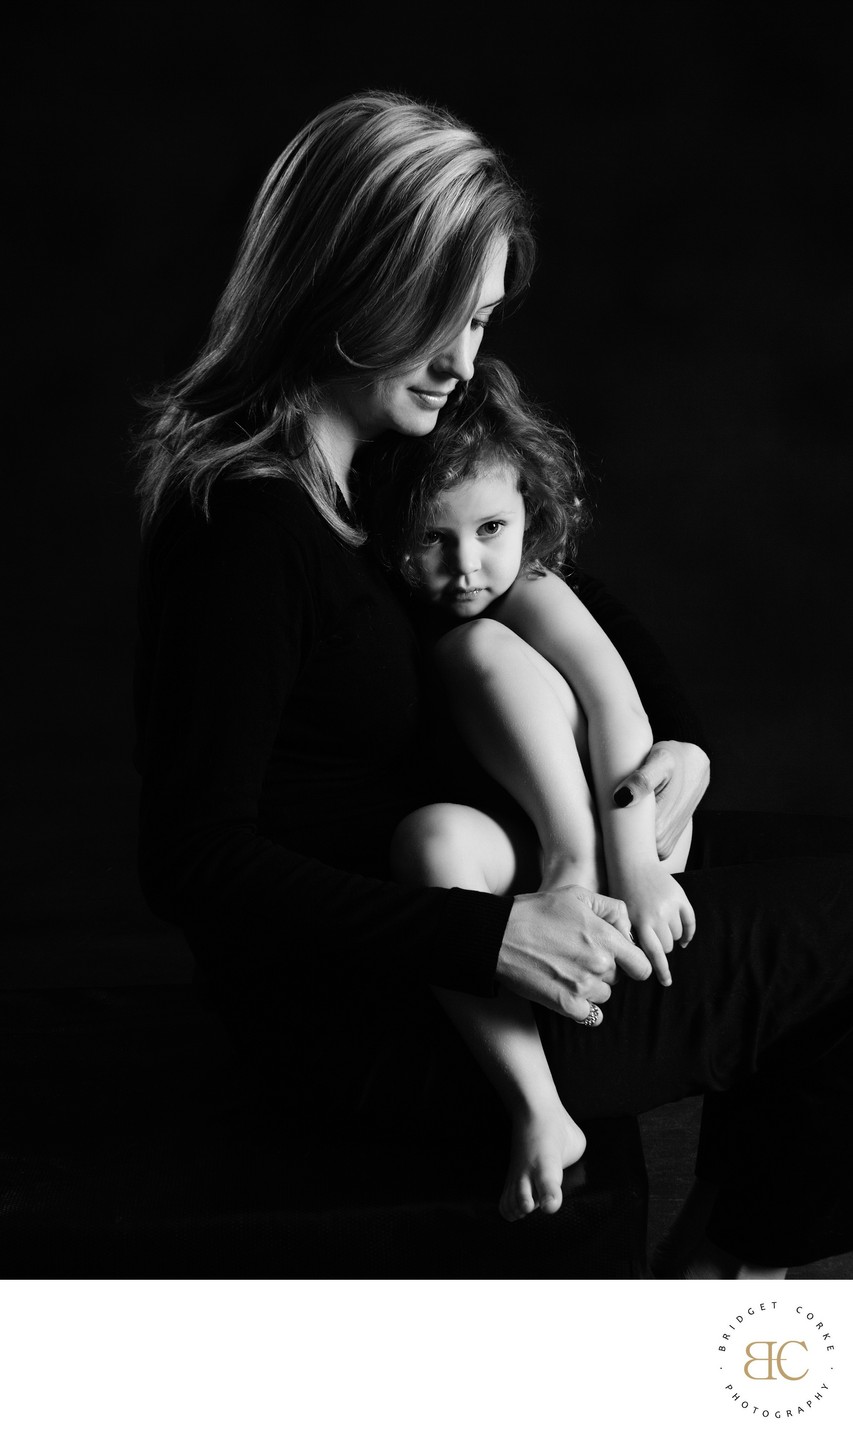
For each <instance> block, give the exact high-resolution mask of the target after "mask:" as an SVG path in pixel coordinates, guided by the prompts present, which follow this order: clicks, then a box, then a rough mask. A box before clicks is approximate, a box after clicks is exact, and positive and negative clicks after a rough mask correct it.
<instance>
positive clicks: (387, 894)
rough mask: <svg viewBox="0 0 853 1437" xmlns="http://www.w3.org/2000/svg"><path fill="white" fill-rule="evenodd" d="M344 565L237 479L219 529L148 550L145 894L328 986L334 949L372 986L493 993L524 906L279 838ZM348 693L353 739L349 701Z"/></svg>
mask: <svg viewBox="0 0 853 1437" xmlns="http://www.w3.org/2000/svg"><path fill="white" fill-rule="evenodd" d="M261 497H262V496H261ZM305 502H307V501H305ZM286 517H287V516H286V515H285V518H286ZM333 555H334V551H333ZM334 556H335V557H336V555H334ZM326 562H327V559H326V551H325V549H323V548H322V547H316V546H312V543H311V531H310V528H309V531H308V534H307V537H306V536H305V535H303V534H299V535H298V536H295V535H294V534H293V533H292V532H290V531H289V530H288V526H287V524H286V523H285V522H284V521H283V519H282V515H281V512H280V505H278V504H277V503H276V504H271V505H268V506H266V507H265V506H264V505H263V503H262V502H261V501H260V499H258V500H255V499H251V500H250V499H249V498H247V497H245V496H240V495H238V493H237V486H235V487H234V491H233V492H232V491H231V490H230V489H229V492H228V494H227V496H226V497H225V498H224V499H223V500H222V501H221V502H220V509H219V512H218V513H217V514H215V515H214V519H213V522H211V523H209V524H207V523H205V522H204V520H202V519H200V518H197V517H193V518H191V519H183V518H180V520H179V518H178V516H176V517H175V519H174V520H173V521H172V520H168V521H166V523H165V524H164V526H163V529H162V530H161V532H160V533H159V534H158V536H157V537H156V539H154V540H153V541H151V542H150V543H148V544H146V552H145V556H144V563H143V574H142V585H141V588H142V593H141V627H142V633H141V642H140V653H139V664H138V670H137V708H138V728H139V741H138V749H137V762H138V767H139V768H140V771H141V774H142V792H141V823H140V852H139V862H140V876H141V880H142V886H143V891H144V892H145V895H146V897H147V899H148V901H149V903H150V904H151V907H152V908H153V909H154V911H155V912H156V913H158V914H159V915H160V916H162V917H164V918H166V919H168V920H170V921H172V922H174V923H177V924H179V925H180V926H181V927H183V928H185V929H188V930H190V931H191V932H193V933H194V934H196V935H203V936H204V938H205V941H207V937H208V935H209V936H210V941H211V942H213V941H222V942H223V943H225V942H230V943H232V944H234V945H240V946H241V947H242V948H244V949H247V950H248V949H250V948H251V947H252V946H253V945H254V946H256V947H258V948H262V949H263V950H264V951H271V952H272V953H274V954H280V961H281V963H282V965H285V966H288V965H290V966H291V967H292V970H293V975H294V981H295V982H298V984H299V985H300V986H301V987H303V989H304V986H305V984H306V983H308V984H309V986H310V983H311V981H314V980H313V979H312V978H311V973H310V969H311V965H313V968H314V970H316V982H317V984H318V991H319V990H320V988H321V985H322V984H323V982H326V983H328V981H329V978H328V974H327V973H323V972H322V971H320V969H321V967H322V965H323V964H326V963H327V962H328V957H327V956H326V957H322V958H321V957H320V956H319V955H329V954H330V953H331V954H334V955H335V959H334V961H335V962H336V963H340V965H341V966H342V967H343V966H349V967H350V968H351V967H352V965H354V964H360V965H361V966H362V968H363V974H364V982H365V984H366V985H368V986H369V985H370V984H371V983H372V982H378V983H385V982H391V981H393V982H396V983H403V984H405V983H406V982H407V981H412V980H415V981H429V982H432V983H437V984H441V985H443V986H448V987H459V988H460V989H462V990H463V991H468V992H474V993H483V994H488V993H491V992H493V991H494V977H495V966H496V962H497V957H498V952H499V948H500V943H501V939H502V935H503V930H504V927H505V924H506V920H507V916H508V914H509V910H510V902H509V900H507V899H502V898H500V899H498V898H494V899H493V898H491V897H490V896H488V895H483V894H473V893H463V892H461V891H460V890H455V891H448V892H444V891H440V890H418V889H413V888H407V887H404V886H402V885H398V884H394V883H392V882H390V881H387V882H386V881H384V880H383V879H379V878H373V877H368V876H364V875H361V874H358V873H353V872H350V871H346V868H345V866H344V865H343V863H342V864H341V865H340V866H337V865H336V864H335V863H333V862H325V861H321V860H320V859H319V858H317V857H313V856H310V850H309V851H308V853H307V854H306V853H305V852H301V853H300V852H299V851H298V845H297V844H296V843H294V845H293V847H292V848H291V847H289V846H288V845H287V844H286V843H283V842H280V841H276V840H275V839H274V838H272V837H270V836H269V834H270V832H271V826H272V825H271V819H270V815H269V813H267V814H266V816H265V817H264V816H263V814H262V810H263V805H264V802H265V797H264V795H265V777H266V775H267V772H268V768H269V765H270V761H271V756H272V755H273V750H274V745H275V742H276V737H277V734H278V732H279V726H280V724H281V721H282V716H283V714H284V712H285V710H286V709H287V707H288V705H290V704H292V703H293V702H294V695H295V693H296V690H297V688H298V686H299V683H300V677H301V675H302V672H303V670H304V668H305V667H306V666H307V665H309V664H311V663H312V662H316V661H317V659H318V657H319V655H318V652H317V650H318V648H319V647H320V646H319V645H318V642H317V640H318V613H317V609H316V602H315V600H316V596H317V593H318V589H320V590H321V591H322V573H323V565H324V564H325V563H326ZM333 698H334V700H335V702H336V704H337V709H336V713H337V721H338V722H339V724H340V726H341V730H342V733H344V740H343V741H344V742H345V741H346V736H345V729H346V724H347V697H346V695H345V694H335V695H333ZM308 718H309V719H310V714H309V715H308ZM318 719H319V716H318ZM331 761H332V756H331V755H330V762H331ZM282 797H283V800H284V801H285V802H286V801H287V796H286V795H282ZM325 798H326V800H327V802H326V808H327V811H326V813H325V814H321V815H320V819H321V821H325V823H326V824H328V825H329V826H330V828H331V829H332V830H333V829H334V825H335V823H336V817H337V815H336V812H335V804H334V799H333V795H332V796H331V801H329V799H330V795H329V794H328V793H327V794H326V795H325ZM318 802H322V799H320V800H318ZM300 803H301V806H302V808H304V801H302V800H300ZM357 856H358V855H356V857H357Z"/></svg>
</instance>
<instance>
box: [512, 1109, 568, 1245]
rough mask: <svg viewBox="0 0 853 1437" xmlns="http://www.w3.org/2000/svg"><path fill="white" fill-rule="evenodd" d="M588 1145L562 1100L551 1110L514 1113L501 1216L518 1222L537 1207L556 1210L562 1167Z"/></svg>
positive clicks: (551, 1211) (561, 1188)
mask: <svg viewBox="0 0 853 1437" xmlns="http://www.w3.org/2000/svg"><path fill="white" fill-rule="evenodd" d="M585 1147H586V1138H585V1137H584V1134H583V1133H582V1132H581V1129H580V1128H579V1127H578V1125H577V1123H576V1122H575V1121H574V1119H573V1118H571V1117H570V1116H569V1114H568V1113H567V1112H566V1110H565V1108H564V1107H563V1105H562V1103H560V1102H559V1100H558V1101H557V1102H556V1103H555V1104H554V1105H553V1106H551V1107H549V1108H548V1109H541V1110H537V1111H536V1112H529V1111H528V1112H523V1113H522V1112H519V1113H518V1114H517V1115H515V1116H514V1117H513V1121H512V1142H511V1146H510V1154H509V1166H508V1168H507V1174H506V1181H505V1182H504V1189H503V1192H502V1193H501V1200H500V1202H499V1204H498V1211H499V1212H500V1214H501V1217H505V1218H506V1219H507V1222H515V1221H517V1219H518V1218H521V1217H527V1215H528V1214H529V1213H531V1212H534V1211H535V1210H536V1208H539V1209H540V1211H542V1212H545V1213H554V1212H557V1210H558V1208H559V1207H560V1205H561V1203H562V1201H563V1170H564V1168H568V1167H571V1165H572V1163H576V1162H577V1161H578V1159H579V1158H581V1157H582V1156H583V1152H584V1149H585Z"/></svg>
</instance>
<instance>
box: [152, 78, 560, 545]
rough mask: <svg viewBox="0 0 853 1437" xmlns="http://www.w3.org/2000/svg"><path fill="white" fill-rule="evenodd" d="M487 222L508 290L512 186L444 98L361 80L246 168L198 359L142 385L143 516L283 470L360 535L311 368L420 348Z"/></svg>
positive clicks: (466, 309)
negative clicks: (346, 511)
mask: <svg viewBox="0 0 853 1437" xmlns="http://www.w3.org/2000/svg"><path fill="white" fill-rule="evenodd" d="M499 237H500V238H505V239H506V240H507V241H508V245H509V259H508V267H507V280H506V289H507V295H508V297H510V298H512V297H513V296H515V295H516V294H518V292H519V291H520V290H521V289H522V288H523V287H524V286H525V285H526V283H527V282H528V280H529V277H530V273H531V270H532V267H533V261H534V244H533V238H532V234H531V230H530V217H529V208H528V205H527V201H526V200H525V198H524V196H523V194H522V193H521V192H520V190H519V189H518V187H517V186H516V184H515V183H514V181H513V180H512V179H511V178H510V176H509V174H508V172H507V170H506V168H505V166H504V163H503V161H502V159H501V158H500V157H499V156H498V155H497V154H496V152H495V151H494V150H492V149H491V148H490V147H489V146H488V145H486V144H485V143H484V141H483V140H481V138H480V137H479V136H478V135H477V134H475V133H474V131H472V130H470V129H468V128H467V127H466V126H464V125H462V124H460V123H459V121H458V120H456V119H454V117H453V116H452V115H450V114H448V113H447V111H445V110H442V109H438V108H435V107H433V106H430V105H424V104H420V103H417V102H415V101H413V100H410V99H408V98H407V97H406V96H403V95H396V94H389V93H384V92H373V91H371V92H367V93H365V94H361V95H354V96H351V97H350V98H348V99H345V100H341V101H339V102H338V103H337V104H335V105H332V106H331V107H330V108H329V109H327V110H324V111H323V112H322V114H320V115H318V116H317V117H316V118H315V119H313V120H312V121H311V122H310V123H309V124H308V125H306V126H305V128H304V129H303V130H302V131H301V132H300V133H299V134H298V135H297V136H296V138H295V139H294V140H293V141H292V142H291V144H289V145H288V147H287V149H286V150H285V151H284V152H283V154H282V155H281V156H280V157H279V158H278V160H276V162H275V164H274V165H273V167H272V169H271V170H270V173H269V175H268V176H267V178H266V180H265V182H264V184H263V185H262V187H261V190H260V193H259V194H258V197H257V199H256V201H255V204H254V207H253V209H252V212H251V214H250V216H249V219H248V222H247V225H246V229H245V232H244V235H243V239H242V243H241V245H240V249H239V251H238V254H237V258H236V261H235V264H234V268H233V271H232V273H231V277H230V279H229V280H228V283H227V285H226V287H225V290H224V293H223V294H222V297H221V299H220V301H219V304H218V305H217V308H216V311H215V313H214V315H213V320H212V323H211V327H210V333H209V335H208V338H207V341H206V343H205V344H204V346H203V348H202V350H201V352H200V354H199V356H198V358H197V359H196V360H195V362H194V363H193V364H192V365H191V366H190V368H189V369H188V370H187V371H186V372H185V373H184V374H182V375H180V376H179V377H178V378H177V379H176V380H175V381H174V382H173V383H171V384H168V385H165V386H163V388H161V389H160V390H159V391H157V392H156V393H155V394H154V395H152V396H151V397H150V398H149V399H148V400H147V401H146V405H147V408H148V410H149V418H148V423H147V425H146V427H145V429H144V431H143V433H142V436H141V442H140V445H139V449H140V453H141V457H142V459H143V462H144V466H145V467H144V472H143V475H142V478H141V480H140V483H139V485H138V493H139V496H140V499H141V506H142V517H143V522H144V523H146V524H147V523H149V522H150V521H151V519H152V518H153V517H154V515H155V514H156V513H157V512H158V510H160V509H161V508H163V507H164V506H166V505H167V504H168V503H169V502H170V501H171V500H172V499H173V498H175V497H177V495H178V494H179V493H180V492H182V491H188V492H189V494H190V496H191V498H192V500H193V502H194V503H195V504H196V505H198V506H199V507H200V508H202V509H203V510H204V511H205V513H206V512H207V510H208V499H209V494H210V488H211V485H212V484H213V482H214V480H215V479H216V478H217V477H218V476H220V475H227V476H229V477H234V476H237V475H240V476H250V475H258V476H260V475H282V476H284V475H290V476H291V477H292V478H294V479H296V481H297V482H299V483H301V484H302V485H303V487H304V488H305V489H306V490H307V491H308V493H309V494H310V495H311V497H312V498H313V500H314V502H315V504H316V505H317V507H318V509H319V510H320V511H321V513H322V514H323V515H324V517H325V518H326V519H327V521H328V522H329V523H330V524H331V525H332V527H333V528H334V529H335V530H336V531H337V532H338V533H339V534H340V535H341V537H343V538H345V539H347V540H349V541H350V542H354V543H358V542H360V541H361V540H362V538H363V535H362V534H361V532H360V531H359V530H357V529H355V528H354V527H353V526H352V525H351V524H350V523H348V522H347V521H346V519H344V518H343V517H342V516H341V514H340V512H339V510H338V508H337V506H336V488H335V484H334V481H333V478H332V475H331V474H330V472H329V471H328V468H327V466H326V465H325V464H324V462H323V460H322V458H321V456H320V454H319V452H318V451H317V448H316V446H314V445H312V443H311V438H310V429H309V425H308V416H310V413H311V411H312V409H313V408H314V406H315V405H316V403H317V399H318V396H319V393H320V391H321V390H322V387H323V386H324V385H325V384H328V383H330V382H332V381H335V382H340V381H344V382H346V381H351V382H354V383H364V381H365V380H370V379H373V378H375V377H376V376H380V375H389V374H393V373H395V372H399V371H403V370H406V369H410V368H414V367H416V366H417V365H418V364H420V363H422V362H424V361H425V360H426V359H428V358H430V357H432V356H433V355H434V354H435V353H436V352H437V351H438V349H439V348H440V346H441V345H442V344H443V343H445V342H446V341H447V340H448V339H449V338H451V337H452V336H453V335H455V334H456V333H457V332H458V330H459V329H460V328H461V327H462V325H463V324H465V323H466V322H467V320H468V319H469V318H470V312H471V310H472V308H473V305H474V304H475V303H476V297H477V294H478V291H479V286H480V284H481V282H482V274H483V271H484V269H485V266H486V263H487V261H488V258H489V255H490V252H491V250H492V247H493V245H494V242H495V240H496V238H499Z"/></svg>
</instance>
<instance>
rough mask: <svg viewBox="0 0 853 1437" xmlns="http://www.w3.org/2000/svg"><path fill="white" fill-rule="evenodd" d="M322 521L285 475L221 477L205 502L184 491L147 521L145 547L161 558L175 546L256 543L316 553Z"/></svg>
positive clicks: (217, 546) (323, 536)
mask: <svg viewBox="0 0 853 1437" xmlns="http://www.w3.org/2000/svg"><path fill="white" fill-rule="evenodd" d="M327 530H328V525H327V524H325V523H324V521H323V519H322V517H321V515H320V514H319V513H318V511H317V509H316V507H315V505H314V504H313V502H312V500H311V499H310V497H309V496H308V494H306V493H305V491H304V490H303V488H302V486H301V485H300V484H299V483H298V482H297V481H296V480H295V479H292V478H290V477H289V476H287V475H276V476H259V477H254V476H253V477H251V478H238V477H235V478H230V477H229V478H221V479H218V480H217V481H215V482H214V484H213V485H212V486H211V489H210V491H209V493H208V497H207V503H206V505H204V506H203V505H202V504H201V503H199V502H198V501H196V500H195V499H193V498H192V496H191V495H190V494H189V493H188V492H182V493H181V494H179V495H178V496H176V497H175V498H174V499H173V501H172V502H171V503H170V504H169V505H168V507H166V508H165V509H164V511H163V512H162V513H161V514H160V515H158V516H157V517H156V519H155V521H154V523H153V524H152V525H151V526H150V529H149V531H148V534H147V536H146V545H145V547H146V548H147V549H148V550H149V552H150V553H152V554H153V555H158V556H160V557H162V556H165V555H167V554H169V553H172V552H174V551H175V550H178V549H181V550H183V549H186V548H187V547H191V548H193V549H199V550H201V551H205V550H213V549H216V550H219V549H223V548H224V549H226V550H228V549H232V550H236V549H238V548H240V549H245V548H247V547H248V548H249V549H251V548H252V547H257V548H258V549H259V550H263V549H267V550H268V549H271V548H276V547H278V548H280V547H281V546H284V547H285V548H288V549H300V550H308V551H310V552H312V553H313V552H316V551H317V550H318V548H322V547H323V546H324V541H325V540H326V533H325V532H324V531H327Z"/></svg>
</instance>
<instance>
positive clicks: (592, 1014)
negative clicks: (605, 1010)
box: [575, 998, 601, 1028]
mask: <svg viewBox="0 0 853 1437" xmlns="http://www.w3.org/2000/svg"><path fill="white" fill-rule="evenodd" d="M587 1002H588V1003H589V1012H588V1013H587V1015H586V1017H585V1018H576V1019H575V1022H576V1023H578V1024H579V1026H580V1027H581V1028H596V1027H597V1026H598V1023H599V1021H600V1019H601V1009H600V1008H599V1006H598V1004H597V1003H593V1002H591V1001H590V999H589V998H587Z"/></svg>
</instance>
